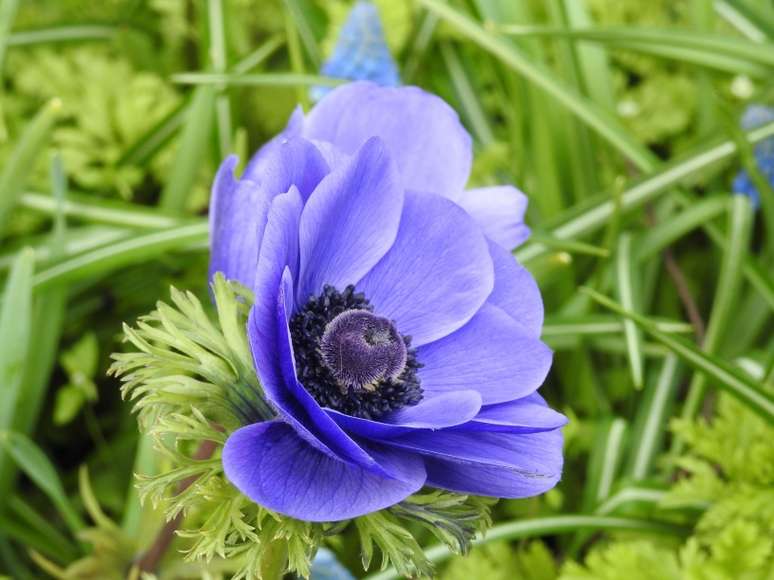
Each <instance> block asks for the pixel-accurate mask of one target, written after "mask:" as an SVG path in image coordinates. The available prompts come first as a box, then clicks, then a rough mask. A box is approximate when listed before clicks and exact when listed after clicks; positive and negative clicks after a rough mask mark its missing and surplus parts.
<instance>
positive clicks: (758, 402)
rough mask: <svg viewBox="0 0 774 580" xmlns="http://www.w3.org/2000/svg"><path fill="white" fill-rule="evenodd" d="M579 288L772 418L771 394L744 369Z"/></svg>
mask: <svg viewBox="0 0 774 580" xmlns="http://www.w3.org/2000/svg"><path fill="white" fill-rule="evenodd" d="M581 291H582V292H585V293H586V294H588V295H589V296H590V297H591V298H593V299H594V300H595V301H596V302H598V303H599V304H601V305H602V306H604V307H606V308H608V309H610V310H612V311H613V312H615V313H617V314H619V315H621V316H625V317H626V318H629V319H631V320H633V321H634V322H636V323H637V326H639V327H640V328H641V329H642V330H643V331H645V333H646V334H648V335H650V336H651V337H652V338H654V339H655V340H656V341H658V342H660V343H661V344H663V345H664V346H665V347H666V348H668V349H669V350H670V351H672V352H673V353H674V354H675V355H677V356H678V357H679V358H681V359H682V360H683V361H685V362H686V363H687V364H688V365H690V366H691V367H693V368H694V369H695V370H697V371H699V372H701V373H704V374H705V375H707V378H710V379H712V380H713V381H715V384H716V385H717V386H718V388H721V389H723V390H724V391H726V392H728V393H729V394H730V395H731V396H733V397H735V398H736V399H738V400H739V401H740V402H742V403H743V404H745V405H747V406H748V407H749V408H750V409H751V410H752V411H754V412H755V413H757V414H759V415H760V416H762V417H763V418H764V419H765V420H767V421H774V396H772V395H771V394H769V393H767V392H764V391H762V390H761V389H760V387H759V385H758V384H757V383H756V382H755V381H754V380H752V379H751V378H750V377H748V376H747V375H746V374H745V373H743V372H741V371H740V370H739V369H737V368H736V367H734V366H733V365H731V364H729V363H728V362H726V361H724V360H723V359H720V358H718V357H716V356H712V355H708V354H706V353H704V352H702V351H701V350H699V349H698V348H696V347H695V346H693V345H692V344H690V343H688V342H685V341H683V340H681V339H679V338H676V337H674V336H673V335H670V334H666V333H664V332H661V331H660V330H657V329H656V328H655V325H654V324H653V323H652V322H651V321H650V320H648V319H647V318H646V317H644V316H641V315H639V314H637V313H636V312H630V311H627V310H625V309H624V308H622V307H621V305H620V304H618V303H616V302H615V301H613V300H611V299H610V298H608V297H607V296H605V295H603V294H600V293H599V292H597V291H595V290H592V289H591V288H587V287H583V288H581Z"/></svg>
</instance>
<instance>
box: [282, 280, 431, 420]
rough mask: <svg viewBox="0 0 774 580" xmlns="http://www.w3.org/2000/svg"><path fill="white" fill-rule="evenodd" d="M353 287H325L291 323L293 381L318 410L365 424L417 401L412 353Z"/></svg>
mask: <svg viewBox="0 0 774 580" xmlns="http://www.w3.org/2000/svg"><path fill="white" fill-rule="evenodd" d="M372 311H373V307H372V306H371V304H370V303H369V302H368V300H367V299H366V298H365V296H363V294H361V293H356V292H355V289H354V287H353V286H347V288H345V289H344V291H343V292H339V291H338V290H336V289H335V288H333V287H332V286H326V287H325V288H324V289H323V293H322V294H321V295H320V296H316V297H314V298H311V299H310V300H309V301H308V302H307V303H306V304H305V305H304V307H303V308H301V310H299V311H298V312H297V313H296V314H295V315H294V316H293V318H292V319H291V321H290V334H291V338H292V340H293V350H294V354H295V360H296V372H297V373H298V378H299V380H300V381H301V383H302V384H303V385H304V387H305V388H306V390H307V391H309V393H310V394H311V395H312V396H313V397H314V398H315V400H316V401H317V402H318V403H319V404H320V405H321V406H323V407H329V408H331V409H336V410H338V411H341V412H342V413H346V414H348V415H353V416H356V417H364V418H367V419H375V418H378V417H380V416H381V415H383V414H385V413H388V412H389V411H394V410H396V409H400V408H401V407H405V406H407V405H416V404H417V403H418V402H419V401H420V400H422V388H421V387H420V386H419V377H418V376H417V370H418V369H419V368H420V366H421V365H420V364H419V363H418V362H417V358H416V350H415V349H412V348H411V339H410V337H407V336H402V335H401V334H400V333H399V332H398V330H397V328H396V327H395V324H394V323H393V322H392V321H390V320H388V319H386V318H383V317H381V316H377V315H376V314H374V313H373V312H372Z"/></svg>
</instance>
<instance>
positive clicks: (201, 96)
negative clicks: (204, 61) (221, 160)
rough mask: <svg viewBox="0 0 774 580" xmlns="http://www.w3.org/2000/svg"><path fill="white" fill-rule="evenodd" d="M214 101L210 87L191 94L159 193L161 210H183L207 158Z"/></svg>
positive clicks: (204, 87)
mask: <svg viewBox="0 0 774 580" xmlns="http://www.w3.org/2000/svg"><path fill="white" fill-rule="evenodd" d="M214 101H215V91H214V89H213V87H210V86H203V87H198V88H197V89H195V90H194V95H193V97H192V98H191V104H190V105H189V107H188V111H187V112H186V120H185V125H184V126H183V131H182V133H181V134H180V142H179V143H178V149H177V154H176V156H175V161H174V163H173V165H172V170H171V172H170V174H169V178H168V179H167V183H166V185H165V186H164V190H163V191H162V192H161V198H160V200H159V206H160V207H161V208H162V209H164V210H167V211H173V212H178V213H182V212H183V210H184V209H185V204H186V202H187V201H188V195H189V193H190V192H191V189H192V187H193V184H194V182H195V181H196V178H197V176H198V175H199V170H200V169H201V165H202V162H203V161H204V159H205V157H206V154H207V147H208V144H209V138H210V132H211V129H212V111H213V106H214Z"/></svg>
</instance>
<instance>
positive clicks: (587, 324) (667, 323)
mask: <svg viewBox="0 0 774 580" xmlns="http://www.w3.org/2000/svg"><path fill="white" fill-rule="evenodd" d="M654 324H655V325H656V328H658V329H659V330H661V331H662V332H669V333H681V334H690V333H691V332H692V331H693V329H692V327H691V325H690V324H688V323H687V322H683V321H681V320H665V319H654ZM623 329H624V326H623V323H622V322H621V321H620V320H619V319H617V318H614V317H611V316H608V315H604V314H602V315H585V316H549V317H547V318H546V320H545V323H544V324H543V335H542V336H543V338H551V337H554V336H568V335H572V336H589V335H598V334H620V333H621V332H623Z"/></svg>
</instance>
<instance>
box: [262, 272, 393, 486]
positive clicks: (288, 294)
mask: <svg viewBox="0 0 774 580" xmlns="http://www.w3.org/2000/svg"><path fill="white" fill-rule="evenodd" d="M274 295H275V296H276V309H275V314H274V320H273V321H271V320H265V321H264V326H263V327H260V326H259V324H258V311H257V310H256V309H255V308H253V310H252V311H251V313H250V314H251V315H250V319H249V320H248V336H249V338H250V345H251V347H252V351H253V358H254V360H255V363H256V367H257V368H258V372H259V376H260V378H261V384H262V386H263V389H264V392H265V394H266V397H267V399H268V400H269V402H270V403H271V404H272V406H273V407H274V408H275V409H276V410H277V412H278V413H279V414H280V416H281V417H282V418H283V419H284V420H285V421H286V422H288V423H289V424H290V425H291V426H292V427H293V429H294V430H295V431H296V432H297V433H298V435H299V436H300V437H302V438H303V439H304V440H305V441H306V442H307V443H309V444H310V445H311V446H313V447H314V448H315V449H317V450H318V451H321V452H323V453H325V454H326V455H328V456H330V457H334V458H336V459H340V460H343V461H347V462H351V463H353V464H357V465H359V466H360V467H363V468H365V469H368V470H370V471H372V472H373V473H376V474H379V475H381V476H382V477H387V476H389V475H390V474H388V473H387V471H386V468H385V467H384V466H382V465H380V464H379V463H378V462H377V461H376V460H375V459H374V458H373V457H372V456H371V455H369V454H368V453H367V452H366V451H365V450H364V449H363V448H362V447H361V446H360V445H358V444H357V443H356V442H355V441H353V440H352V439H351V438H350V437H349V436H348V435H347V434H346V433H344V431H342V429H341V428H340V427H339V426H338V425H337V424H336V423H335V422H334V421H333V420H332V419H331V418H330V417H329V416H328V415H327V414H326V413H325V412H324V411H323V410H322V409H321V408H320V406H319V405H318V404H317V402H316V401H315V400H314V399H313V398H312V397H311V395H309V393H308V392H307V391H306V390H305V389H304V388H303V386H301V385H300V384H299V382H298V379H297V377H296V369H295V361H294V357H293V345H292V342H291V339H290V330H289V328H288V320H289V318H290V313H291V311H292V306H293V305H292V302H293V282H292V278H291V276H290V270H289V268H285V271H284V273H283V275H282V281H281V286H280V290H279V292H276V291H275V292H274ZM266 329H270V330H271V332H273V335H274V338H273V340H272V339H271V336H268V335H266V334H263V333H264V332H265V330H266Z"/></svg>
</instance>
